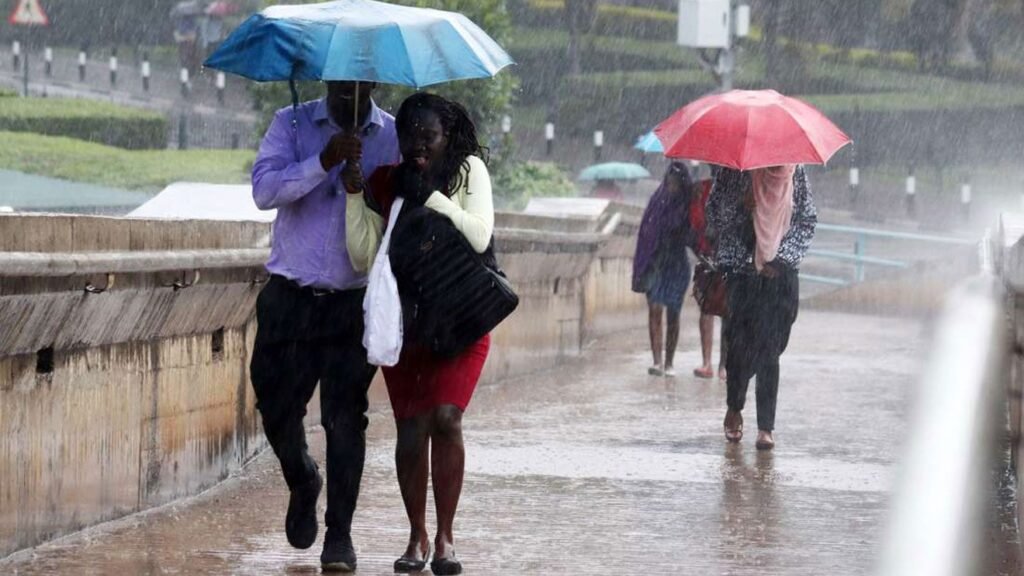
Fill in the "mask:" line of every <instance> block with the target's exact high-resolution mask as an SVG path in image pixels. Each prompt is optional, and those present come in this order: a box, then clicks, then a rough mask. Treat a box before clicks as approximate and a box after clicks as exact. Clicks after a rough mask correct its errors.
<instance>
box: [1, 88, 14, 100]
mask: <svg viewBox="0 0 1024 576" xmlns="http://www.w3.org/2000/svg"><path fill="white" fill-rule="evenodd" d="M17 96H18V93H17V92H15V91H14V90H8V89H7V88H0V98H15V97H17Z"/></svg>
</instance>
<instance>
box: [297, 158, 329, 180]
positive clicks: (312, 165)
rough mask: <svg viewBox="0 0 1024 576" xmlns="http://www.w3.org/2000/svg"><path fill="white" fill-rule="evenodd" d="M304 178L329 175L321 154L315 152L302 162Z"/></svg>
mask: <svg viewBox="0 0 1024 576" xmlns="http://www.w3.org/2000/svg"><path fill="white" fill-rule="evenodd" d="M299 166H301V172H302V178H303V179H306V178H310V179H312V178H320V179H322V178H323V177H324V176H327V171H326V170H324V166H323V164H321V163H320V155H319V154H314V155H312V156H310V157H309V158H306V159H305V160H303V161H302V163H301V164H299Z"/></svg>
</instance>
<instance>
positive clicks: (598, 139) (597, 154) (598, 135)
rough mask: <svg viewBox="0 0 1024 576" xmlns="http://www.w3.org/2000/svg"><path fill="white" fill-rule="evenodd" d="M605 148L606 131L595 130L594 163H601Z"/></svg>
mask: <svg viewBox="0 0 1024 576" xmlns="http://www.w3.org/2000/svg"><path fill="white" fill-rule="evenodd" d="M603 147H604V131H603V130H594V162H600V161H601V148H603Z"/></svg>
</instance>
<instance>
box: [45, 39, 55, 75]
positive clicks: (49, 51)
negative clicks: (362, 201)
mask: <svg viewBox="0 0 1024 576" xmlns="http://www.w3.org/2000/svg"><path fill="white" fill-rule="evenodd" d="M43 60H44V61H45V62H46V77H47V78H49V77H51V76H53V48H50V47H49V46H47V47H45V48H43Z"/></svg>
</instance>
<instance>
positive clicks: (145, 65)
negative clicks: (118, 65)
mask: <svg viewBox="0 0 1024 576" xmlns="http://www.w3.org/2000/svg"><path fill="white" fill-rule="evenodd" d="M151 73H152V70H150V67H149V52H143V53H142V91H143V92H149V75H150V74H151Z"/></svg>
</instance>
